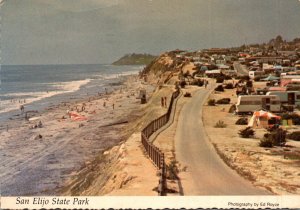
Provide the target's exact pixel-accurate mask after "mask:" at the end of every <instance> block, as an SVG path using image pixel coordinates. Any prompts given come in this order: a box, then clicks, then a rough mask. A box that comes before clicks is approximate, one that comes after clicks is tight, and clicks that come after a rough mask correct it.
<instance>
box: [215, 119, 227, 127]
mask: <svg viewBox="0 0 300 210" xmlns="http://www.w3.org/2000/svg"><path fill="white" fill-rule="evenodd" d="M226 127H227V125H226V124H225V123H224V121H222V120H219V121H218V122H217V123H216V124H215V128H226Z"/></svg>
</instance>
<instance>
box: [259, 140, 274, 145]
mask: <svg viewBox="0 0 300 210" xmlns="http://www.w3.org/2000/svg"><path fill="white" fill-rule="evenodd" d="M259 146H260V147H273V143H272V141H271V140H270V139H266V138H263V139H261V140H260V142H259Z"/></svg>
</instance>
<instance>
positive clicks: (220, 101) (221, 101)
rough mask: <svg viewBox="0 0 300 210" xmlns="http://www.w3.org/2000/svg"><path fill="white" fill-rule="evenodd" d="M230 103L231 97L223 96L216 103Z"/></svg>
mask: <svg viewBox="0 0 300 210" xmlns="http://www.w3.org/2000/svg"><path fill="white" fill-rule="evenodd" d="M229 103H230V98H222V99H219V100H217V102H216V104H229Z"/></svg>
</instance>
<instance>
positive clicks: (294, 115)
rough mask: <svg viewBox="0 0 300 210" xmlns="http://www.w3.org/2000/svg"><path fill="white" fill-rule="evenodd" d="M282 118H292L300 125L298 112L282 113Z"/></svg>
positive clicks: (294, 122)
mask: <svg viewBox="0 0 300 210" xmlns="http://www.w3.org/2000/svg"><path fill="white" fill-rule="evenodd" d="M281 119H282V120H289V119H292V121H293V124H294V125H300V116H299V115H297V114H296V113H292V114H283V115H281Z"/></svg>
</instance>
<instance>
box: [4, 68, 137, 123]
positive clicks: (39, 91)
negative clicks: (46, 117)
mask: <svg viewBox="0 0 300 210" xmlns="http://www.w3.org/2000/svg"><path fill="white" fill-rule="evenodd" d="M142 68H143V66H113V65H103V64H82V65H7V66H1V70H0V120H1V121H3V120H6V119H8V118H9V117H11V116H13V115H16V114H18V113H20V106H21V105H23V106H24V107H25V110H38V111H39V110H41V109H43V108H45V107H48V106H50V105H53V104H57V103H59V102H62V101H70V100H76V99H77V100H78V99H80V98H83V97H86V96H88V95H95V94H97V93H103V92H104V91H105V88H106V89H107V90H108V91H111V89H112V87H111V85H110V84H112V83H118V82H120V80H122V79H123V78H124V77H122V76H125V75H131V74H136V73H138V72H139V71H140V70H142Z"/></svg>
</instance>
